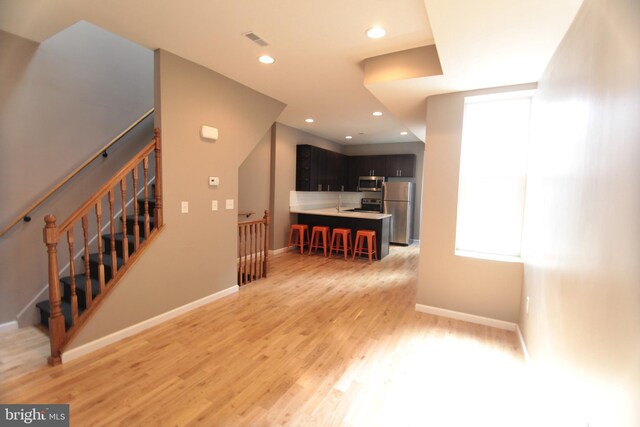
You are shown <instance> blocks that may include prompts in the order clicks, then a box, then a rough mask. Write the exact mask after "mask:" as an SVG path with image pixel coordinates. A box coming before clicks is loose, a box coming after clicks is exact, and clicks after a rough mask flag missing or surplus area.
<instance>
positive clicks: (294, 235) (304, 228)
mask: <svg viewBox="0 0 640 427" xmlns="http://www.w3.org/2000/svg"><path fill="white" fill-rule="evenodd" d="M305 239H306V240H305ZM308 243H309V226H308V225H306V224H291V227H289V245H288V247H291V246H294V247H295V246H299V247H300V254H302V253H304V245H306V244H308Z"/></svg>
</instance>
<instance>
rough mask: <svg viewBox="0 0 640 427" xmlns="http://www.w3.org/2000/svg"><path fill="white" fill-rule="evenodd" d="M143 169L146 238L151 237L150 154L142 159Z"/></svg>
mask: <svg viewBox="0 0 640 427" xmlns="http://www.w3.org/2000/svg"><path fill="white" fill-rule="evenodd" d="M142 170H143V175H144V184H143V185H144V187H143V188H144V238H145V239H148V238H149V233H150V232H151V226H150V221H149V156H147V157H145V158H144V159H142Z"/></svg>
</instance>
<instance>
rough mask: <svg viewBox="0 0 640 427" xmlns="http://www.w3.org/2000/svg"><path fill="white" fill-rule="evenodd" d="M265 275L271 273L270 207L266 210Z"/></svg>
mask: <svg viewBox="0 0 640 427" xmlns="http://www.w3.org/2000/svg"><path fill="white" fill-rule="evenodd" d="M263 266H264V267H263V270H264V277H267V274H268V273H269V209H267V210H265V211H264V262H263Z"/></svg>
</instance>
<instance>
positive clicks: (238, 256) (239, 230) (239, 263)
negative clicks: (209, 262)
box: [236, 224, 242, 286]
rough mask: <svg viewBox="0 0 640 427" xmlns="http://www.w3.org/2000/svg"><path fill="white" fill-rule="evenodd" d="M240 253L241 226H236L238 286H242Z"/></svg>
mask: <svg viewBox="0 0 640 427" xmlns="http://www.w3.org/2000/svg"><path fill="white" fill-rule="evenodd" d="M241 252H242V226H241V225H240V224H238V254H237V261H236V266H237V270H238V286H240V285H242V280H241V271H242V261H241V259H240V253H241Z"/></svg>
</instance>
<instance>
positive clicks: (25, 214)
mask: <svg viewBox="0 0 640 427" xmlns="http://www.w3.org/2000/svg"><path fill="white" fill-rule="evenodd" d="M153 111H154V109H153V108H152V109H150V110H149V111H147V112H146V113H144V114H143V115H142V116H140V118H139V119H138V120H136V121H135V122H133V123H132V124H131V125H129V127H127V128H126V129H125V130H123V131H122V132H120V134H118V136H116V137H115V138H113V139H112V140H111V141H109V142H108V143H107V144H106V145H105V146H103V147H102V148H100V149H99V150H98V151H97V152H96V153H95V154H94V155H93V156H91V157H90V158H89V159H88V160H86V161H85V162H84V163H83V164H81V165H80V166H78V167H77V168H76V169H74V170H73V171H72V172H71V173H70V174H69V175H67V176H66V177H65V178H64V179H62V180H61V181H60V182H59V183H57V184H56V185H55V186H54V187H52V188H51V189H50V190H49V191H47V192H46V193H45V194H44V195H43V196H42V197H40V198H39V199H38V200H36V201H35V202H34V203H33V204H32V205H31V206H29V207H28V208H27V209H25V210H24V211H22V212H21V213H20V215H18V216H17V217H16V218H15V219H14V220H13V221H11V222H10V223H9V224H8V225H7V226H5V227H4V228H3V229H2V231H0V237H2V236H4V235H5V234H6V233H7V232H8V231H9V230H11V229H12V228H13V226H14V225H16V224H17V223H19V222H20V221H30V220H31V218H29V213H30V212H32V211H33V210H34V209H36V208H37V207H38V206H40V205H41V204H42V203H43V202H44V201H45V200H47V199H48V198H49V197H51V195H53V194H54V193H55V192H56V191H58V190H59V189H60V188H62V186H64V185H65V184H66V183H67V182H69V181H71V179H73V177H74V176H76V175H77V174H79V173H80V172H81V171H82V170H83V169H84V168H85V167H87V166H88V165H89V164H90V163H91V162H93V161H94V160H95V159H97V158H98V157H100V156H103V155H104V153H106V152H107V150H108V149H109V148H111V147H112V146H113V145H114V144H115V143H117V142H118V141H120V139H122V137H123V136H125V135H126V134H128V133H129V132H131V130H133V128H135V127H136V126H138V125H139V124H140V123H142V121H143V120H144V119H146V118H147V117H149V116H150V115H151V114H152V113H153ZM27 218H28V219H27Z"/></svg>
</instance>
